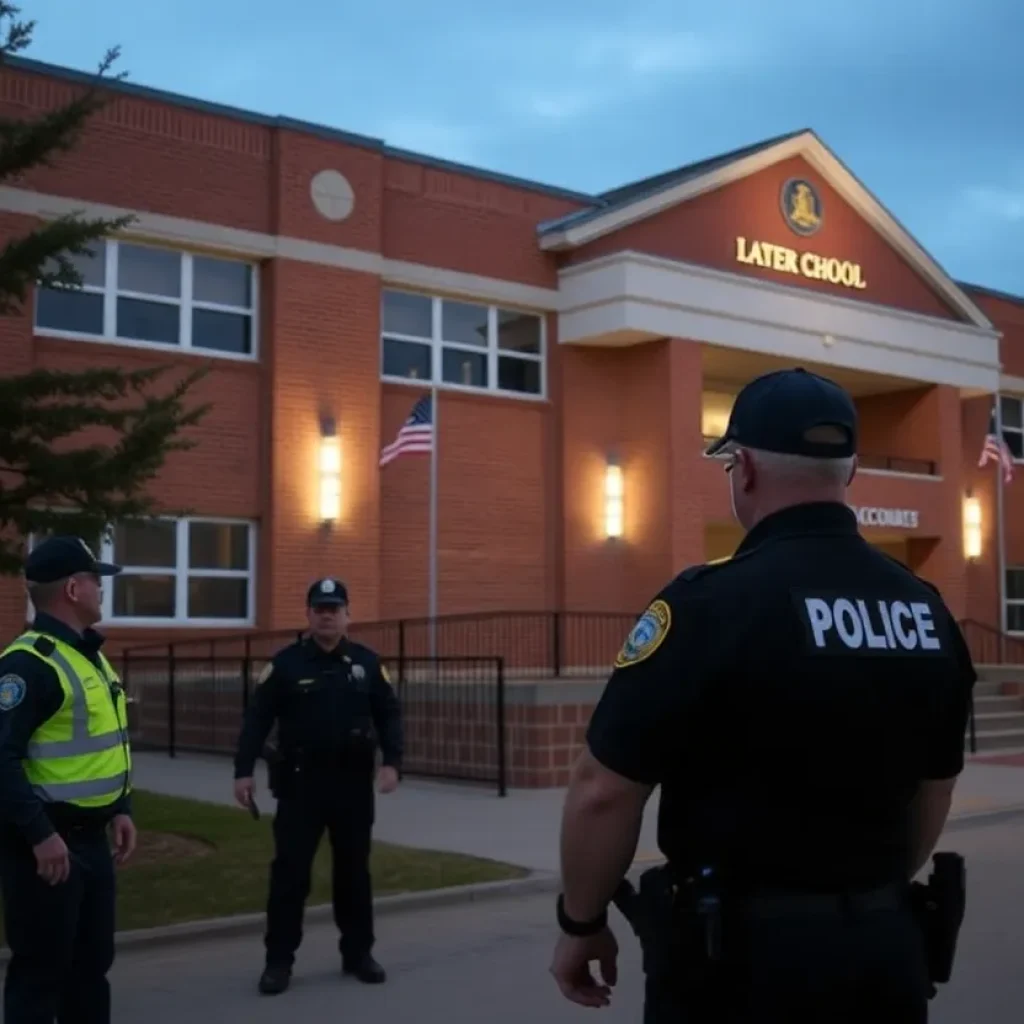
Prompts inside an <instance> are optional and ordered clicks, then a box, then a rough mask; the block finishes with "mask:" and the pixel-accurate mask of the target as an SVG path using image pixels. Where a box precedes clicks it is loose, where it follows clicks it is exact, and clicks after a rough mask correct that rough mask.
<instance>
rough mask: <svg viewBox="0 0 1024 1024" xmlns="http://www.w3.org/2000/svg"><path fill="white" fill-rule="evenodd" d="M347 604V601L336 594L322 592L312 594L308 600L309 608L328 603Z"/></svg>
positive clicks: (322, 606)
mask: <svg viewBox="0 0 1024 1024" xmlns="http://www.w3.org/2000/svg"><path fill="white" fill-rule="evenodd" d="M341 604H348V601H346V600H345V598H343V597H339V596H338V595H337V594H323V595H317V596H314V597H313V598H312V599H311V600H310V602H309V607H310V608H324V607H328V606H330V605H341Z"/></svg>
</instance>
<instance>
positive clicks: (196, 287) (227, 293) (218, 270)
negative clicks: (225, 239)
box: [192, 256, 252, 309]
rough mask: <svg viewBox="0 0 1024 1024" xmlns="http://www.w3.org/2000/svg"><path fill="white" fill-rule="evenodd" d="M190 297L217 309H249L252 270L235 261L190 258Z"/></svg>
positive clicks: (207, 257)
mask: <svg viewBox="0 0 1024 1024" xmlns="http://www.w3.org/2000/svg"><path fill="white" fill-rule="evenodd" d="M192 298H193V299H194V300H195V301H196V302H215V303H217V304H218V305H221V306H240V307H241V308H243V309H249V308H250V307H251V306H252V267H250V266H249V265H248V264H247V263H239V262H238V261H237V260H215V259H212V258H211V257H209V256H193V257H192Z"/></svg>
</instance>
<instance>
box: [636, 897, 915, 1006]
mask: <svg viewBox="0 0 1024 1024" xmlns="http://www.w3.org/2000/svg"><path fill="white" fill-rule="evenodd" d="M731 924H732V927H733V936H732V939H733V941H732V942H731V943H730V947H731V948H730V954H731V955H730V963H729V966H728V967H726V968H724V969H722V970H721V973H719V974H718V975H717V976H716V975H712V976H711V978H710V979H709V980H708V981H707V983H706V984H705V985H703V986H694V987H692V988H690V989H689V990H688V991H685V992H681V991H678V990H675V991H673V990H672V989H671V988H664V987H659V986H657V985H656V984H654V983H653V982H651V981H650V980H648V983H647V991H646V1002H645V1007H644V1024H669V1022H671V1024H676V1022H678V1021H686V1022H687V1024H864V1022H866V1021H870V1022H872V1024H926V1022H927V1020H928V995H929V992H930V983H929V980H928V970H927V963H926V959H925V950H924V941H923V937H922V934H921V931H920V929H919V928H918V925H917V922H916V920H915V919H914V917H913V914H912V912H911V911H910V909H909V907H902V906H893V907H888V908H880V909H878V908H876V909H866V910H858V909H856V908H848V909H844V910H839V911H837V912H835V913H830V912H825V913H822V912H821V911H807V912H801V911H800V910H799V909H797V910H794V911H791V912H783V911H781V910H779V909H778V908H774V909H771V910H766V911H757V910H754V911H748V912H745V913H744V914H743V916H742V919H741V920H733V921H732V922H731Z"/></svg>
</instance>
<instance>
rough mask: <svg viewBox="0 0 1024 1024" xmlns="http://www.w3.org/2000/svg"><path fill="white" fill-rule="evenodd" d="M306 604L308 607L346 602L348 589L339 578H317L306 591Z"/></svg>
mask: <svg viewBox="0 0 1024 1024" xmlns="http://www.w3.org/2000/svg"><path fill="white" fill-rule="evenodd" d="M306 604H307V605H308V606H309V607H310V608H316V607H318V606H320V607H323V606H325V605H335V606H337V605H343V604H348V590H347V589H346V588H345V584H344V583H342V582H341V580H336V579H331V578H328V579H323V580H317V581H316V583H314V584H313V585H312V586H311V587H310V588H309V590H308V592H307V593H306Z"/></svg>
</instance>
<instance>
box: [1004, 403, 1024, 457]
mask: <svg viewBox="0 0 1024 1024" xmlns="http://www.w3.org/2000/svg"><path fill="white" fill-rule="evenodd" d="M999 412H1000V415H1001V416H1002V420H1003V440H1004V441H1005V442H1006V447H1007V448H1009V449H1010V451H1011V452H1012V454H1013V457H1014V459H1015V460H1016V461H1017V462H1020V461H1024V399H1021V398H1017V397H1016V396H1014V395H1003V396H1002V397H1001V398H1000V399H999Z"/></svg>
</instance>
